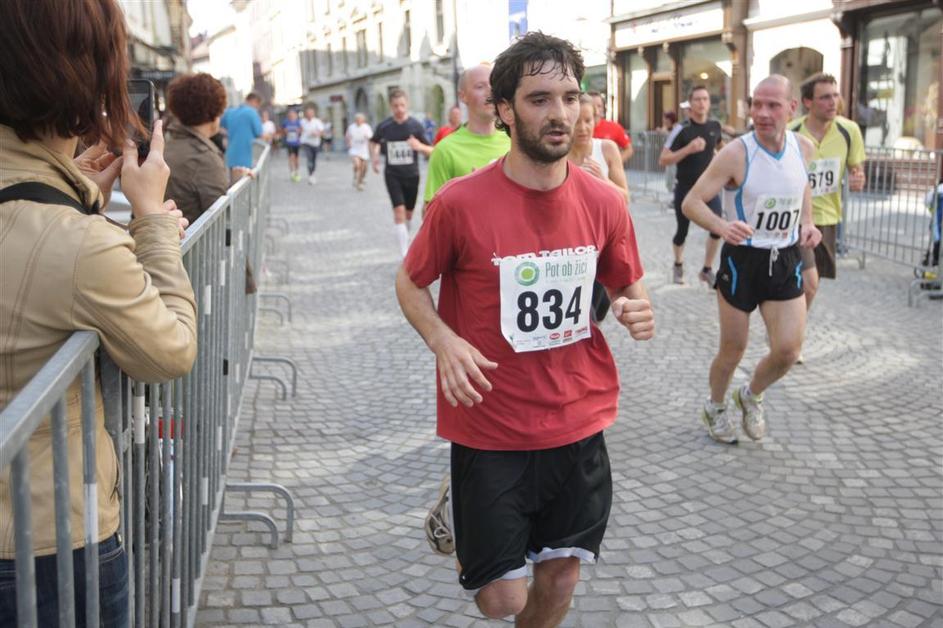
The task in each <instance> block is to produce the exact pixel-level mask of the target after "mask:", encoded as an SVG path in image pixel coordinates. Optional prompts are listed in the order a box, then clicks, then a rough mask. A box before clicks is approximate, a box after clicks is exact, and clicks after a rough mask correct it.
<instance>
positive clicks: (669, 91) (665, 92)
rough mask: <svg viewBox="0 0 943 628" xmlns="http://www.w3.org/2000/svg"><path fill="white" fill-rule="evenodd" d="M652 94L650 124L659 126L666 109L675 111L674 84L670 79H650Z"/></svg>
mask: <svg viewBox="0 0 943 628" xmlns="http://www.w3.org/2000/svg"><path fill="white" fill-rule="evenodd" d="M652 87H653V88H654V89H653V90H652V95H653V97H654V102H653V110H652V126H653V127H657V126H661V123H662V118H663V117H664V115H665V112H667V111H674V112H675V113H677V112H678V111H677V103H676V101H675V86H674V81H673V80H671V79H655V80H653V81H652Z"/></svg>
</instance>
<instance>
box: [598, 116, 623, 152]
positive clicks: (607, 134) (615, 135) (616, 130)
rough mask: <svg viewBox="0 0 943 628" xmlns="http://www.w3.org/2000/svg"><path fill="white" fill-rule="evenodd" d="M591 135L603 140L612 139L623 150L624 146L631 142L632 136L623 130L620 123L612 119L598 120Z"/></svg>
mask: <svg viewBox="0 0 943 628" xmlns="http://www.w3.org/2000/svg"><path fill="white" fill-rule="evenodd" d="M593 137H597V138H599V139H604V140H612V141H613V142H615V143H616V144H617V145H618V146H619V150H623V149H624V148H625V147H626V146H630V145H631V144H632V138H630V137H629V134H628V133H626V132H625V129H624V128H623V127H622V125H621V124H619V123H618V122H616V121H614V120H600V121H599V124H597V125H596V128H595V129H593Z"/></svg>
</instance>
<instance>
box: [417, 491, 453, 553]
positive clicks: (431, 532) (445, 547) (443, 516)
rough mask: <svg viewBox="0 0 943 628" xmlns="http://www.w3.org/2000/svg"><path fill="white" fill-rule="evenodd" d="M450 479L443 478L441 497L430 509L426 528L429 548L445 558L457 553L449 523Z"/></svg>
mask: <svg viewBox="0 0 943 628" xmlns="http://www.w3.org/2000/svg"><path fill="white" fill-rule="evenodd" d="M449 479H450V477H449V476H448V475H447V476H445V477H444V478H442V484H441V485H440V486H439V497H438V498H437V499H436V500H435V503H434V504H433V505H432V508H430V509H429V514H428V515H426V523H425V526H424V528H425V530H426V540H427V541H429V547H431V548H432V551H434V552H436V553H437V554H443V555H445V556H448V555H449V554H451V553H453V552H454V551H455V540H454V539H453V537H452V525H451V523H450V521H449V516H450V514H449V513H450V510H451V509H450V508H449Z"/></svg>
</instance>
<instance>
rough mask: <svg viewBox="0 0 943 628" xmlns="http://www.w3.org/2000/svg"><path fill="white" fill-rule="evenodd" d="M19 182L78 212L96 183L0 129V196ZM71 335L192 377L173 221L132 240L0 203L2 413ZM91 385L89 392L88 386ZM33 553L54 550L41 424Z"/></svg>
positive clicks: (69, 214) (74, 406)
mask: <svg viewBox="0 0 943 628" xmlns="http://www.w3.org/2000/svg"><path fill="white" fill-rule="evenodd" d="M21 181H39V182H42V183H46V184H48V185H51V186H53V187H55V188H57V189H59V190H61V191H63V192H65V193H66V194H68V195H70V196H72V197H73V198H75V199H77V200H79V201H80V202H82V203H83V204H85V205H86V206H91V205H93V204H94V203H95V202H96V201H100V200H101V192H100V190H99V189H98V187H97V185H96V184H95V183H94V182H92V181H91V180H89V179H88V178H87V177H85V176H84V175H83V174H82V173H81V172H80V171H79V170H78V169H77V168H76V167H75V165H74V164H73V162H72V160H71V159H69V158H67V157H66V156H65V155H61V154H59V153H56V152H54V151H52V150H50V149H48V148H46V147H45V146H43V145H42V144H39V143H38V142H28V143H24V142H21V141H20V140H19V139H18V138H17V137H16V134H15V133H14V132H13V131H12V130H11V129H10V128H9V127H6V126H3V125H0V189H2V188H5V187H7V186H10V185H13V184H14V183H19V182H21ZM76 330H93V331H97V332H98V334H99V336H100V338H101V341H102V345H103V347H104V348H105V350H107V351H108V353H109V354H110V355H111V357H112V358H113V359H114V361H115V362H116V363H117V364H118V366H120V367H121V368H122V369H123V370H124V371H125V372H126V373H128V374H129V375H130V376H131V377H133V378H135V379H137V380H140V381H145V382H158V381H163V380H168V379H172V378H176V377H179V376H181V375H183V374H185V373H186V372H188V371H189V370H190V368H191V366H192V365H193V360H194V358H195V357H196V304H195V301H194V298H193V289H192V288H191V287H190V280H189V278H188V277H187V273H186V271H185V270H184V268H183V263H182V261H181V257H180V239H179V234H178V230H177V221H176V219H174V218H173V217H172V216H167V215H159V216H145V217H143V218H136V219H134V220H133V221H132V222H131V225H130V235H129V233H126V232H125V231H123V230H122V229H121V228H119V227H117V226H115V225H112V224H110V223H108V222H107V221H106V220H105V219H104V217H102V216H88V215H85V214H82V213H80V212H78V211H76V210H75V209H74V208H72V207H67V206H62V205H44V204H40V203H34V202H30V201H10V202H7V203H2V204H0V409H2V408H4V407H6V405H7V404H8V403H9V402H10V400H11V399H12V398H13V397H14V396H15V395H16V393H17V392H18V391H19V390H20V389H21V388H23V386H25V385H26V383H27V382H29V380H30V378H32V377H33V375H35V374H36V372H37V371H39V369H40V367H42V365H43V364H44V363H45V362H46V361H47V360H48V359H49V358H50V357H51V356H52V355H53V354H54V353H55V352H56V350H58V349H59V347H61V346H62V344H63V343H64V342H65V341H66V340H67V339H68V338H69V336H70V335H71V334H72V332H74V331H76ZM97 388H98V386H96V389H97ZM96 396H97V397H99V398H98V412H97V421H98V430H97V432H98V437H97V449H96V451H97V460H96V466H97V470H98V522H99V523H98V531H99V540H104V539H106V538H108V537H109V536H111V535H113V534H114V533H115V531H116V530H117V529H118V519H119V505H118V491H117V487H118V465H117V458H116V456H115V452H114V448H113V446H112V443H111V439H110V438H109V436H108V434H107V433H106V432H105V429H104V416H103V412H102V406H101V399H100V396H99V395H96ZM80 406H81V404H80V396H79V386H78V382H75V383H73V385H72V387H71V388H70V389H69V392H68V395H67V417H68V423H69V427H68V429H69V435H68V448H69V475H70V477H69V489H70V492H71V495H72V546H73V548H79V547H82V546H83V545H84V512H85V510H84V497H83V490H84V489H83V480H82V436H81V425H80ZM29 457H30V462H31V473H30V489H31V492H32V519H33V549H34V551H35V552H36V554H37V555H45V554H52V553H55V551H56V537H55V503H54V497H53V496H54V493H53V463H52V439H51V432H50V428H49V420H48V418H47V419H46V421H45V422H44V423H43V424H42V425H41V426H40V428H39V429H38V430H37V431H36V432H35V433H34V434H33V436H32V438H31V439H30V441H29ZM9 464H10V461H9V460H0V559H11V558H14V548H15V546H14V531H13V512H12V501H11V492H10V469H9Z"/></svg>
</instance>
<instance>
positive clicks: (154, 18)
mask: <svg viewBox="0 0 943 628" xmlns="http://www.w3.org/2000/svg"><path fill="white" fill-rule="evenodd" d="M121 8H122V9H123V11H124V14H125V20H126V24H127V28H128V56H129V58H130V60H131V77H132V78H143V79H147V80H149V81H151V82H153V83H154V84H155V85H156V87H157V94H158V98H159V99H160V101H161V102H160V103H159V105H160V108H161V109H163V106H162V105H163V99H164V92H165V89H166V87H167V84H168V83H169V82H170V81H171V79H173V77H174V76H176V75H177V74H183V73H186V72H188V71H189V70H190V37H189V35H188V34H187V29H189V27H190V16H189V14H188V13H187V9H186V4H185V3H184V1H183V0H160V1H157V2H134V1H132V0H121Z"/></svg>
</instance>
